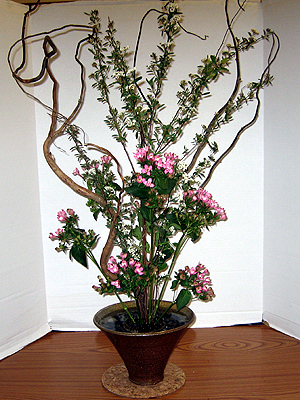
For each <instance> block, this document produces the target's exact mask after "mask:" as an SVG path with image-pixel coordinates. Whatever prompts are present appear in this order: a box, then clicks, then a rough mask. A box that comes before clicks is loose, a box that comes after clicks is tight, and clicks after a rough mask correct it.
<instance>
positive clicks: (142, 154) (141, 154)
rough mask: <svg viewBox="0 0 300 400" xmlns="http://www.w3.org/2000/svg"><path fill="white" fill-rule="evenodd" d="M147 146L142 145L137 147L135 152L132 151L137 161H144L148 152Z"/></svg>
mask: <svg viewBox="0 0 300 400" xmlns="http://www.w3.org/2000/svg"><path fill="white" fill-rule="evenodd" d="M148 150H149V147H148V146H146V147H142V148H137V149H136V153H133V155H134V158H135V159H136V160H138V161H141V162H143V161H145V160H146V158H147V153H148Z"/></svg>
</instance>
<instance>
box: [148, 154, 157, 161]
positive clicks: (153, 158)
mask: <svg viewBox="0 0 300 400" xmlns="http://www.w3.org/2000/svg"><path fill="white" fill-rule="evenodd" d="M147 160H149V161H155V155H154V154H153V153H149V154H148V156H147Z"/></svg>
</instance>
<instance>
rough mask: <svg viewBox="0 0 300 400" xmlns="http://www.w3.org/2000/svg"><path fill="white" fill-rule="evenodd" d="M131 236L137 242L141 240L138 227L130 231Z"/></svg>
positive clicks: (140, 232)
mask: <svg viewBox="0 0 300 400" xmlns="http://www.w3.org/2000/svg"><path fill="white" fill-rule="evenodd" d="M132 234H133V236H134V237H136V238H137V239H138V240H141V239H142V231H141V228H140V227H139V226H136V227H135V228H134V229H132Z"/></svg>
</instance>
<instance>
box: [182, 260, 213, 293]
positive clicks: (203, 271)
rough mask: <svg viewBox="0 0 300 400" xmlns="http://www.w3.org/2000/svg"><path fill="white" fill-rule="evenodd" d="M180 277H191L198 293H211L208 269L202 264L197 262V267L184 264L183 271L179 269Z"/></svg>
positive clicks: (183, 278)
mask: <svg viewBox="0 0 300 400" xmlns="http://www.w3.org/2000/svg"><path fill="white" fill-rule="evenodd" d="M178 272H179V274H180V275H179V276H180V279H182V280H185V279H186V278H187V277H190V278H192V280H193V286H194V287H195V290H196V292H197V293H198V294H200V293H208V294H210V295H211V294H213V290H212V288H211V287H209V285H211V279H210V277H209V276H208V275H209V271H208V269H207V268H205V266H204V265H202V264H200V263H199V264H198V265H197V267H191V268H190V267H188V266H186V267H185V269H184V271H183V270H179V271H178Z"/></svg>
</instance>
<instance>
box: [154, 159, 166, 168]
mask: <svg viewBox="0 0 300 400" xmlns="http://www.w3.org/2000/svg"><path fill="white" fill-rule="evenodd" d="M155 165H156V168H157V169H161V168H162V167H163V166H164V163H163V162H162V159H161V158H160V157H158V156H157V157H156V158H155Z"/></svg>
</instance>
